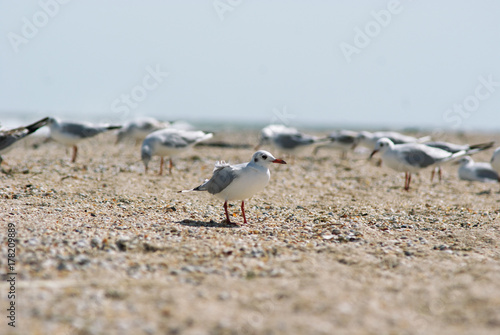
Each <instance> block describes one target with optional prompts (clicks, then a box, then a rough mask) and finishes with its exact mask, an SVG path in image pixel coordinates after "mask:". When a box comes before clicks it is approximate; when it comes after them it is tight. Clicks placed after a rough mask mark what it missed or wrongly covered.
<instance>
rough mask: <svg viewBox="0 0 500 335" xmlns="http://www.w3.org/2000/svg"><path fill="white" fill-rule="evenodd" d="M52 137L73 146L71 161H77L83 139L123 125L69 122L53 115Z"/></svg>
mask: <svg viewBox="0 0 500 335" xmlns="http://www.w3.org/2000/svg"><path fill="white" fill-rule="evenodd" d="M48 126H49V128H50V137H51V138H52V139H53V140H54V141H56V142H59V143H61V144H64V145H67V146H72V147H73V156H72V157H71V163H74V162H75V161H76V155H77V153H78V147H77V146H76V145H77V143H78V142H80V141H81V140H84V139H87V138H90V137H93V136H96V135H98V134H100V133H104V132H106V131H108V130H113V129H120V128H121V126H110V125H96V124H92V123H89V122H68V121H61V120H59V119H58V118H55V117H51V118H49V121H48Z"/></svg>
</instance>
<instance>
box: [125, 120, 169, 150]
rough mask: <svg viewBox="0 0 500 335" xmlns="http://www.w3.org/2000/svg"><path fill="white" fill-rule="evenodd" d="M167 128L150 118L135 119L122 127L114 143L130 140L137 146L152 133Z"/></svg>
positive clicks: (164, 123) (165, 124) (166, 125)
mask: <svg viewBox="0 0 500 335" xmlns="http://www.w3.org/2000/svg"><path fill="white" fill-rule="evenodd" d="M168 126H169V124H168V123H166V122H161V121H158V120H156V119H155V118H152V117H141V118H137V119H134V120H132V121H129V122H127V123H125V124H124V125H123V127H122V128H121V129H120V130H119V131H118V133H117V138H116V143H117V144H118V143H120V142H122V141H123V140H125V139H131V140H133V141H135V143H136V144H137V143H140V142H142V141H143V140H144V138H146V136H148V135H149V134H150V133H152V132H153V131H155V130H159V129H163V128H166V127H168Z"/></svg>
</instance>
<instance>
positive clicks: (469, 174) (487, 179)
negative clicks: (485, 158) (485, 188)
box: [457, 156, 499, 183]
mask: <svg viewBox="0 0 500 335" xmlns="http://www.w3.org/2000/svg"><path fill="white" fill-rule="evenodd" d="M457 164H460V167H459V168H458V178H460V179H462V180H469V181H480V182H483V183H495V182H498V181H499V177H498V173H497V172H496V171H495V170H493V168H492V167H491V164H490V163H486V162H484V163H483V162H480V163H475V162H474V160H473V159H472V158H471V157H469V156H465V157H462V158H460V160H458V161H457Z"/></svg>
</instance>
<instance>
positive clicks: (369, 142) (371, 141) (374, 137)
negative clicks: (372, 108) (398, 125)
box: [358, 131, 430, 150]
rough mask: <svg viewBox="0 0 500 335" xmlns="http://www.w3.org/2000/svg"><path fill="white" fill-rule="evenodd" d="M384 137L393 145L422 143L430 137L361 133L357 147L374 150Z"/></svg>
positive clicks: (383, 132) (391, 133)
mask: <svg viewBox="0 0 500 335" xmlns="http://www.w3.org/2000/svg"><path fill="white" fill-rule="evenodd" d="M384 137H385V138H388V139H390V140H391V142H392V143H394V144H403V143H422V142H425V141H429V140H430V136H424V137H420V138H416V137H413V136H408V135H404V134H401V133H398V132H395V131H377V132H374V133H370V132H368V131H361V132H359V134H358V141H359V145H361V146H364V147H366V148H368V149H370V150H374V148H375V144H377V141H378V140H380V139H381V138H384Z"/></svg>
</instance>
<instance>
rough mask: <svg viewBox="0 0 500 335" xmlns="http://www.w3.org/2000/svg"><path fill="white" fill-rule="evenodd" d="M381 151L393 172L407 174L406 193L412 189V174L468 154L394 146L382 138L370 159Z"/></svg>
mask: <svg viewBox="0 0 500 335" xmlns="http://www.w3.org/2000/svg"><path fill="white" fill-rule="evenodd" d="M379 151H380V152H381V154H382V161H383V162H384V164H385V165H387V166H388V167H390V168H391V169H393V170H396V171H399V172H404V173H405V186H404V189H405V190H406V191H408V190H409V188H410V182H411V174H412V172H417V171H420V170H422V169H424V168H427V167H430V166H434V165H437V164H440V163H444V162H448V161H451V160H453V159H456V158H459V157H462V156H464V155H466V154H467V152H466V151H458V152H456V153H454V154H452V153H449V152H448V151H445V150H442V149H438V148H433V147H429V146H427V145H425V144H420V143H405V144H394V143H392V141H391V140H390V139H388V138H381V139H380V140H378V141H377V144H375V149H374V150H373V152H372V153H371V155H370V158H371V157H373V155H375V154H376V153H377V152H379Z"/></svg>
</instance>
